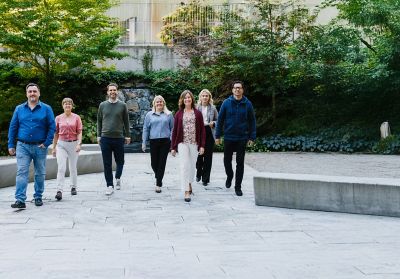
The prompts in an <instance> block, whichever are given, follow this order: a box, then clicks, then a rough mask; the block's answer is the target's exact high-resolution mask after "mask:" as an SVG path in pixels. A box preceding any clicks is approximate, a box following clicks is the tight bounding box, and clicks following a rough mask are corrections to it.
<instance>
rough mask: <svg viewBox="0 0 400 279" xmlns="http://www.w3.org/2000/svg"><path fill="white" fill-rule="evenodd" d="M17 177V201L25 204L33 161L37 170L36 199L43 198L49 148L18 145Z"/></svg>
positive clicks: (20, 143)
mask: <svg viewBox="0 0 400 279" xmlns="http://www.w3.org/2000/svg"><path fill="white" fill-rule="evenodd" d="M16 155H17V177H16V189H15V199H16V200H17V201H21V202H25V200H26V188H27V187H28V179H29V165H30V164H31V161H32V160H33V167H34V170H35V184H34V185H35V194H34V195H33V197H34V198H42V194H43V191H44V179H45V177H46V156H47V148H41V147H39V146H38V145H36V144H25V143H22V142H18V143H17V154H16Z"/></svg>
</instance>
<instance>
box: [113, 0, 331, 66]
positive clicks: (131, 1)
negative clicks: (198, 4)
mask: <svg viewBox="0 0 400 279" xmlns="http://www.w3.org/2000/svg"><path fill="white" fill-rule="evenodd" d="M187 2H189V1H188V0H121V2H120V3H119V4H118V6H115V7H113V8H111V9H110V10H109V12H108V15H109V16H111V17H113V18H115V19H116V22H118V24H119V25H120V26H121V29H122V30H124V34H123V36H122V38H121V43H120V45H119V47H118V49H119V50H120V51H122V52H125V53H127V54H128V55H129V57H126V58H124V59H122V60H112V61H111V60H110V61H106V65H108V66H111V65H112V66H115V68H116V69H118V70H123V71H128V70H134V71H141V70H143V58H144V57H145V56H146V55H147V56H148V57H149V56H150V57H151V59H150V60H151V65H150V66H151V68H152V69H154V70H158V69H175V68H177V67H179V65H180V64H184V61H183V60H182V59H181V58H180V57H179V56H178V55H177V54H176V53H174V52H173V51H172V50H171V49H169V48H168V47H166V46H164V45H163V44H162V42H161V41H160V38H159V33H160V30H161V27H162V25H163V22H162V18H163V17H164V16H166V15H168V14H170V13H171V12H173V11H174V10H176V9H177V8H178V7H179V6H180V5H184V4H185V3H187ZM248 2H249V1H246V0H209V1H208V3H209V4H210V5H212V6H213V7H214V8H215V9H218V8H219V7H221V8H222V6H223V4H224V3H227V4H229V7H230V9H232V10H239V9H240V10H242V11H244V12H245V13H246V12H248V13H250V12H251V5H249V3H248ZM321 3H322V1H319V0H306V1H305V4H306V5H307V6H308V7H310V8H314V7H316V6H318V5H319V4H321ZM335 14H336V13H335V11H334V10H333V9H325V10H323V11H322V12H321V13H320V16H319V18H318V21H319V22H321V23H326V22H327V21H329V20H330V19H331V18H332V17H334V16H335Z"/></svg>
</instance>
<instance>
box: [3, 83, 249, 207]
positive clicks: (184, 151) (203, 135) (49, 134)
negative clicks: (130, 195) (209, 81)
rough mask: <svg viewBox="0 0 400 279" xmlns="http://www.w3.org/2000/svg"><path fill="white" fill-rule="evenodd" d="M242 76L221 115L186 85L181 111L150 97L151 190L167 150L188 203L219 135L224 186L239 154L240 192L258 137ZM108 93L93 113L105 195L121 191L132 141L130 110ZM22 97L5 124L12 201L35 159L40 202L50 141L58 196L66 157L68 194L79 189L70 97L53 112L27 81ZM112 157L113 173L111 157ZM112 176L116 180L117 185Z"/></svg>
mask: <svg viewBox="0 0 400 279" xmlns="http://www.w3.org/2000/svg"><path fill="white" fill-rule="evenodd" d="M243 93H244V86H243V82H241V81H235V82H233V83H232V95H231V96H230V97H229V98H227V99H226V100H225V101H224V102H223V103H222V106H221V108H220V111H219V113H218V111H217V109H216V107H215V106H214V104H213V99H212V94H211V92H210V91H209V90H207V89H203V90H202V91H201V92H200V94H199V98H198V102H197V104H196V102H195V97H194V95H193V93H192V92H191V91H189V90H185V91H183V92H182V94H181V95H180V97H179V102H178V111H177V112H176V113H175V116H173V114H172V112H171V111H170V110H168V108H167V104H166V102H165V99H164V98H163V97H162V96H160V95H158V96H155V97H154V99H153V104H152V109H151V111H149V112H148V113H147V114H146V116H145V119H144V124H143V134H142V150H143V152H145V151H146V148H147V146H148V143H149V146H150V156H151V167H152V169H153V172H154V176H155V184H154V187H155V192H156V193H161V192H162V186H163V177H164V173H165V167H166V163H167V158H168V154H169V152H171V154H172V156H176V155H177V154H179V162H180V163H179V164H180V181H181V189H182V191H183V192H184V200H185V201H186V202H190V201H191V198H192V194H193V187H192V185H193V182H194V179H196V181H197V182H200V181H201V182H202V183H203V185H204V186H207V185H208V183H210V174H211V168H212V157H213V148H214V144H220V143H221V136H222V135H223V136H224V166H225V172H226V175H227V179H226V182H225V186H226V188H230V187H231V185H232V181H233V177H234V172H233V169H232V156H233V152H236V175H235V193H236V195H238V196H242V195H243V192H242V190H241V186H242V180H243V171H244V157H245V148H246V145H248V144H250V145H251V144H252V143H253V142H254V140H255V137H256V121H255V114H254V109H253V106H252V104H251V102H250V101H249V100H248V99H247V98H246V97H245V96H244V94H243ZM107 95H108V99H107V100H106V101H104V102H102V103H101V104H100V105H99V109H98V114H97V135H98V138H97V142H98V144H99V145H100V148H101V153H102V158H103V166H104V177H105V180H106V186H107V187H106V192H105V194H106V195H111V194H112V193H113V192H114V188H115V189H116V190H120V189H121V176H122V171H123V167H124V161H125V160H124V144H129V143H130V140H131V138H130V130H129V116H128V108H127V106H126V104H125V103H123V102H121V101H119V100H118V85H117V84H115V83H110V84H109V85H108V86H107ZM26 96H27V99H28V100H27V101H26V102H24V103H22V104H20V105H18V106H17V107H16V109H15V111H14V114H13V117H12V119H11V122H10V128H9V133H8V151H9V154H10V155H16V157H17V174H16V191H15V200H16V201H15V203H13V204H11V207H12V208H18V209H22V208H26V205H25V200H26V198H27V197H26V189H27V185H28V177H29V165H30V163H31V161H33V164H34V172H35V174H34V189H35V192H34V196H33V197H34V202H35V205H36V206H41V205H43V201H42V194H43V191H44V180H45V175H46V155H47V149H48V146H49V145H50V144H51V143H53V149H52V154H53V156H54V157H56V158H57V165H58V172H57V192H56V195H55V199H56V200H58V201H60V200H62V197H63V190H64V184H65V172H66V166H67V161H68V162H69V170H70V180H71V184H70V191H71V195H77V192H78V191H77V189H78V187H77V176H78V173H77V161H78V156H79V152H80V150H81V143H82V129H83V127H82V121H81V118H80V117H79V115H77V114H75V113H73V112H72V109H73V106H74V103H73V100H72V99H71V98H64V99H63V100H62V103H61V104H62V107H63V110H64V112H63V113H62V114H60V115H58V116H57V117H55V118H54V113H53V110H52V108H51V107H50V106H49V105H47V104H45V103H43V102H41V101H39V97H40V89H39V86H38V85H37V84H34V83H30V84H28V85H27V86H26ZM113 155H114V160H115V163H116V171H115V175H114V176H113V170H112V156H113ZM114 178H115V184H114Z"/></svg>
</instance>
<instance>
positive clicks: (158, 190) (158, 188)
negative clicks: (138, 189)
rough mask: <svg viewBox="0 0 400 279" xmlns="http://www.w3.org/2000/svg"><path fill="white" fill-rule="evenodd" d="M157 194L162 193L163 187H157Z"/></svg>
mask: <svg viewBox="0 0 400 279" xmlns="http://www.w3.org/2000/svg"><path fill="white" fill-rule="evenodd" d="M156 193H158V194H159V193H161V187H160V186H156Z"/></svg>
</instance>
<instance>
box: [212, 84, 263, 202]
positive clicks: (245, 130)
mask: <svg viewBox="0 0 400 279" xmlns="http://www.w3.org/2000/svg"><path fill="white" fill-rule="evenodd" d="M232 93H233V94H232V95H231V96H230V97H228V98H227V99H226V100H225V101H224V102H223V103H222V106H221V109H220V111H219V115H218V120H217V126H216V131H215V143H216V144H220V137H221V135H222V130H223V132H224V166H225V173H226V176H227V179H226V182H225V187H226V188H230V187H231V185H232V179H233V170H232V156H233V152H236V175H235V193H236V195H238V196H242V195H243V192H242V180H243V172H244V155H245V150H246V145H247V144H248V145H252V144H253V142H254V140H255V139H256V118H255V115H254V108H253V105H252V103H251V102H250V100H249V99H247V98H246V97H245V96H243V93H244V86H243V82H241V81H234V82H233V83H232Z"/></svg>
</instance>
